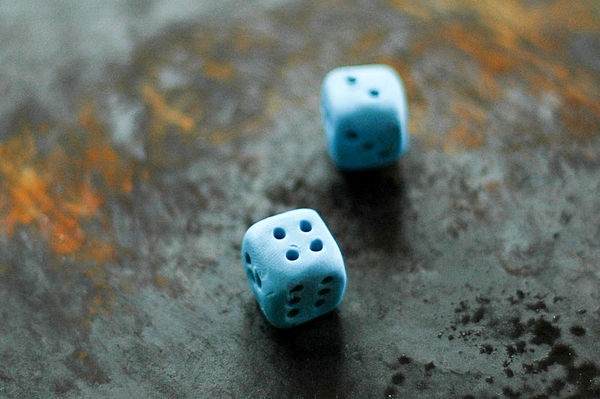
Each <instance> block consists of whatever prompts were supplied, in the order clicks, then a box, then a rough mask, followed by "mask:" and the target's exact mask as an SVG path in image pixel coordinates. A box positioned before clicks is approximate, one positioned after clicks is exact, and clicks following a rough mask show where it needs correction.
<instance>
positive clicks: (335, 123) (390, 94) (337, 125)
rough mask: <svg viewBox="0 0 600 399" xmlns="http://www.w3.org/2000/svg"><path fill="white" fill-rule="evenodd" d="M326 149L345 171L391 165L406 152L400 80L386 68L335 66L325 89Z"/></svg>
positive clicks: (323, 92)
mask: <svg viewBox="0 0 600 399" xmlns="http://www.w3.org/2000/svg"><path fill="white" fill-rule="evenodd" d="M321 114H322V119H323V125H324V127H325V134H326V139H327V147H328V150H329V154H330V155H331V157H332V159H333V161H334V163H335V164H336V165H337V167H338V168H340V169H343V170H364V169H372V168H379V167H384V166H387V165H390V164H392V163H394V162H396V160H397V159H398V158H399V157H400V156H401V155H403V154H404V153H405V152H406V150H407V149H408V138H409V136H408V130H407V119H408V109H407V102H406V94H405V91H404V85H403V83H402V80H401V79H400V77H399V76H398V74H397V73H396V71H395V70H394V69H393V68H391V67H389V66H387V65H360V66H348V67H341V68H336V69H334V70H332V71H330V72H329V73H328V74H327V75H326V76H325V78H324V80H323V84H322V87H321Z"/></svg>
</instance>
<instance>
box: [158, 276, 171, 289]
mask: <svg viewBox="0 0 600 399" xmlns="http://www.w3.org/2000/svg"><path fill="white" fill-rule="evenodd" d="M156 285H158V286H159V287H162V288H164V287H168V286H169V280H167V279H166V278H164V277H163V276H157V277H156Z"/></svg>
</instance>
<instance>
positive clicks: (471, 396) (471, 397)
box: [462, 395, 475, 399]
mask: <svg viewBox="0 0 600 399" xmlns="http://www.w3.org/2000/svg"><path fill="white" fill-rule="evenodd" d="M462 399H475V396H473V395H465V396H463V397H462Z"/></svg>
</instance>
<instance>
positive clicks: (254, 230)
mask: <svg viewBox="0 0 600 399" xmlns="http://www.w3.org/2000/svg"><path fill="white" fill-rule="evenodd" d="M242 263H243V266H244V269H245V271H246V275H247V277H248V281H249V282H250V288H251V289H252V291H253V292H254V295H255V296H256V300H257V301H258V304H259V305H260V308H261V309H262V311H263V313H264V314H265V316H266V318H267V320H268V321H269V322H270V323H271V324H272V325H274V326H275V327H278V328H288V327H293V326H295V325H298V324H300V323H304V322H307V321H309V320H311V319H314V318H316V317H318V316H321V315H323V314H325V313H327V312H330V311H331V310H333V309H335V308H336V307H337V306H338V304H339V303H340V301H341V300H342V297H343V295H344V291H345V289H346V268H345V266H344V259H343V258H342V253H341V252H340V249H339V247H338V245H337V243H336V242H335V239H334V238H333V236H332V235H331V233H330V232H329V230H328V228H327V226H326V225H325V222H324V221H323V219H321V217H320V216H319V214H318V213H317V212H316V211H315V210H313V209H295V210H292V211H288V212H284V213H280V214H278V215H275V216H271V217H268V218H266V219H263V220H261V221H259V222H257V223H255V224H253V225H252V226H250V228H249V229H248V230H247V231H246V234H245V235H244V238H243V241H242Z"/></svg>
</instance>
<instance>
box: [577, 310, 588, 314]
mask: <svg viewBox="0 0 600 399" xmlns="http://www.w3.org/2000/svg"><path fill="white" fill-rule="evenodd" d="M586 312H587V310H585V309H577V314H585V313H586Z"/></svg>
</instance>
